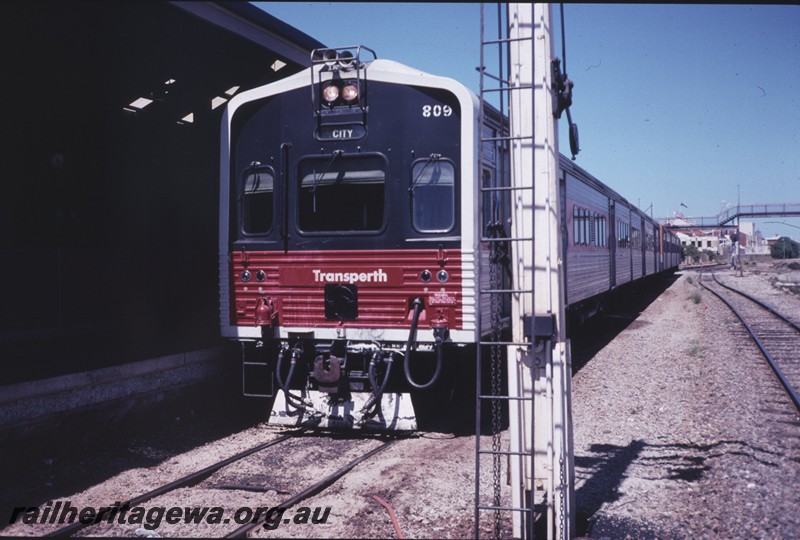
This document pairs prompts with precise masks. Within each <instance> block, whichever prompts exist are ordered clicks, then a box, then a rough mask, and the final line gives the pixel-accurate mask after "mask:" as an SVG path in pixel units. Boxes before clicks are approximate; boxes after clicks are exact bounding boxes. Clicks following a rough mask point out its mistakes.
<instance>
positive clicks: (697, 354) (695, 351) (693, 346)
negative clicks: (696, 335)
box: [686, 339, 706, 358]
mask: <svg viewBox="0 0 800 540" xmlns="http://www.w3.org/2000/svg"><path fill="white" fill-rule="evenodd" d="M705 352H706V348H705V347H704V346H703V345H702V344H701V343H700V342H699V341H697V340H696V339H693V340H692V342H691V343H690V347H689V348H688V349H687V350H686V354H688V355H689V356H691V357H692V358H702V357H703V356H704V355H705Z"/></svg>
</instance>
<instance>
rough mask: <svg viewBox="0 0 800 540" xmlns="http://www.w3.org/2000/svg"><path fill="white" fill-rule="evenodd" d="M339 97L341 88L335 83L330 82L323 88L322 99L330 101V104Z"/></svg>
mask: <svg viewBox="0 0 800 540" xmlns="http://www.w3.org/2000/svg"><path fill="white" fill-rule="evenodd" d="M338 97H339V88H338V87H337V86H336V85H335V84H329V85H328V86H326V87H325V88H323V89H322V99H324V100H325V101H327V102H328V104H331V103H333V102H334V101H336V100H337V98H338Z"/></svg>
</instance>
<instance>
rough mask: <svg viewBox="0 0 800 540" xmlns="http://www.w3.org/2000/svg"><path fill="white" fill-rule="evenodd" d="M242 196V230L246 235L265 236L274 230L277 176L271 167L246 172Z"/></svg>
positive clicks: (254, 168)
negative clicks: (274, 200) (274, 201)
mask: <svg viewBox="0 0 800 540" xmlns="http://www.w3.org/2000/svg"><path fill="white" fill-rule="evenodd" d="M242 187H243V189H242V195H241V198H240V200H241V201H242V228H243V230H244V232H245V233H249V234H264V233H266V232H269V230H270V229H271V228H272V217H273V208H274V206H273V198H274V197H273V195H274V192H275V174H274V172H273V171H272V169H271V168H270V167H253V168H249V169H247V171H246V172H245V177H244V183H243V186H242Z"/></svg>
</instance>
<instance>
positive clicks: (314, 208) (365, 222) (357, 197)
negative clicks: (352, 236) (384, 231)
mask: <svg viewBox="0 0 800 540" xmlns="http://www.w3.org/2000/svg"><path fill="white" fill-rule="evenodd" d="M298 178H299V181H300V189H299V202H298V205H299V208H298V215H299V227H300V230H302V231H303V232H312V233H313V232H333V231H337V232H339V231H341V232H362V231H378V230H380V229H381V228H382V227H383V223H384V206H385V205H384V200H385V192H386V161H385V160H384V158H383V157H382V156H380V155H366V154H365V155H360V154H359V155H353V156H348V155H344V154H342V153H341V152H338V153H337V152H334V153H333V154H331V155H329V156H321V157H313V158H305V159H303V160H301V161H300V164H299V174H298Z"/></svg>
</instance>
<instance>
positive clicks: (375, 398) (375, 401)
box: [361, 350, 394, 416]
mask: <svg viewBox="0 0 800 540" xmlns="http://www.w3.org/2000/svg"><path fill="white" fill-rule="evenodd" d="M381 352H382V351H380V350H376V351H375V353H374V354H373V355H372V359H371V360H370V361H369V369H368V370H367V375H369V383H370V384H371V385H372V391H373V395H372V396H371V397H370V398H369V399H368V400H367V402H366V403H365V404H364V406H363V407H362V408H361V412H362V414H363V415H364V416H374V415H375V414H377V413H378V411H379V409H380V403H381V397H383V391H384V390H386V384H387V383H388V382H389V375H390V374H391V372H392V362H394V355H393V354H390V355H389V357H388V358H387V359H386V373H385V374H384V375H383V382H382V383H381V385H380V387H379V386H378V381H377V379H376V378H375V367H376V366H377V364H378V358H380V357H381ZM373 405H374V406H375V410H374V411H370V410H369V409H370V408H372V406H373Z"/></svg>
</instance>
